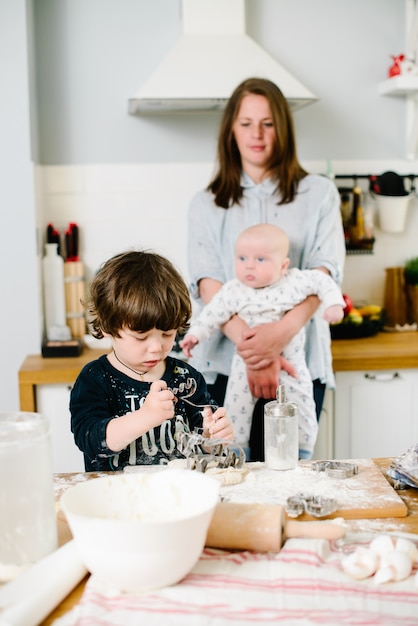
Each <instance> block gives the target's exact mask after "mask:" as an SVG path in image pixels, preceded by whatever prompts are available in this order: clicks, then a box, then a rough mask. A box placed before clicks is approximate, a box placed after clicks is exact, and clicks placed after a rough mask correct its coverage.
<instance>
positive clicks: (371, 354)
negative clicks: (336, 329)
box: [332, 331, 418, 372]
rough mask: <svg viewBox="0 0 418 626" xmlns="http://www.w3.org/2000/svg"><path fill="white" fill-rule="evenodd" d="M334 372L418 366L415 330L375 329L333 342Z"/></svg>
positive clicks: (417, 342) (417, 346) (417, 343)
mask: <svg viewBox="0 0 418 626" xmlns="http://www.w3.org/2000/svg"><path fill="white" fill-rule="evenodd" d="M332 359H333V368H334V371H335V372H350V371H360V370H383V369H393V368H401V369H404V368H406V369H408V368H416V367H418V332H416V331H415V332H400V333H385V332H382V333H378V334H377V335H374V336H373V337H364V338H362V339H335V340H334V341H333V342H332Z"/></svg>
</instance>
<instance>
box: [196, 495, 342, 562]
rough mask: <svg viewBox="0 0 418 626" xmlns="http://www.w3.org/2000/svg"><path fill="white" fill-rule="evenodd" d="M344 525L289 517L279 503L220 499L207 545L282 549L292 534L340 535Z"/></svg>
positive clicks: (309, 535)
mask: <svg viewBox="0 0 418 626" xmlns="http://www.w3.org/2000/svg"><path fill="white" fill-rule="evenodd" d="M344 534H345V530H344V528H343V527H342V526H339V525H338V524H335V523H333V522H295V521H286V516H285V510H284V507H282V506H281V505H280V504H253V503H251V504H243V503H234V502H221V503H220V504H218V505H217V507H216V508H215V512H214V514H213V517H212V520H211V522H210V525H209V530H208V534H207V537H206V546H208V547H212V548H224V549H227V550H253V551H256V552H279V550H280V548H281V546H282V545H283V543H284V542H285V541H286V539H288V538H290V537H313V538H321V539H331V540H334V539H341V537H343V536H344Z"/></svg>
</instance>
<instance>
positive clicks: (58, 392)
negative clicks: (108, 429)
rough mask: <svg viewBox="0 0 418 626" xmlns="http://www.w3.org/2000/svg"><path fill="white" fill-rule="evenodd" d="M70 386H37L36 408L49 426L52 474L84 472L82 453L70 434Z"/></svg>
mask: <svg viewBox="0 0 418 626" xmlns="http://www.w3.org/2000/svg"><path fill="white" fill-rule="evenodd" d="M70 391H71V385H38V386H37V388H36V408H37V410H38V411H39V413H42V414H43V415H46V417H48V419H49V422H50V425H51V443H52V469H53V471H54V473H60V472H84V457H83V453H82V452H81V450H79V448H77V446H76V444H75V442H74V437H73V434H72V432H71V424H70V422H71V418H70V411H69V408H68V407H69V402H70Z"/></svg>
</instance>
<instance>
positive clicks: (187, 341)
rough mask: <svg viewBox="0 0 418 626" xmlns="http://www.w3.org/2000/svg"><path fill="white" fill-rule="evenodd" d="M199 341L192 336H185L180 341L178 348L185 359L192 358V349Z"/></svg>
mask: <svg viewBox="0 0 418 626" xmlns="http://www.w3.org/2000/svg"><path fill="white" fill-rule="evenodd" d="M198 343H199V339H198V338H197V337H195V336H194V335H186V336H185V338H184V339H183V340H182V341H180V348H181V349H182V350H183V352H184V354H185V355H186V356H187V357H191V356H192V348H194V347H195V346H197V344H198Z"/></svg>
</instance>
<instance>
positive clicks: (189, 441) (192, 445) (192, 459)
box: [177, 428, 245, 472]
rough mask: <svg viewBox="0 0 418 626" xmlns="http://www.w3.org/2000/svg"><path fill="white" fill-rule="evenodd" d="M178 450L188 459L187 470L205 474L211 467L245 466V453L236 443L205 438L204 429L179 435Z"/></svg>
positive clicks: (196, 429)
mask: <svg viewBox="0 0 418 626" xmlns="http://www.w3.org/2000/svg"><path fill="white" fill-rule="evenodd" d="M177 448H178V449H179V451H180V452H181V453H182V454H183V455H184V456H185V457H186V459H187V468H188V469H196V470H198V471H199V472H205V471H206V470H207V469H208V468H209V467H217V468H226V467H235V468H239V467H242V466H243V465H244V462H245V452H244V450H243V449H242V448H241V447H240V446H239V445H238V444H237V443H235V442H234V441H229V440H228V439H208V438H207V437H204V436H203V428H195V429H194V430H193V432H191V433H188V432H185V431H180V432H179V433H178V435H177Z"/></svg>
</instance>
